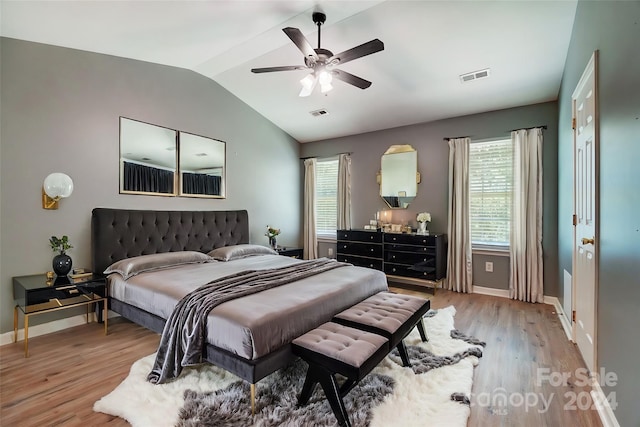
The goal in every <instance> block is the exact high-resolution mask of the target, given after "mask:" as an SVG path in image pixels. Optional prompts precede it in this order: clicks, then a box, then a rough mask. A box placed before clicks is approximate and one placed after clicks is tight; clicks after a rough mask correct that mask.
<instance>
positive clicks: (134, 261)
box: [104, 251, 213, 280]
mask: <svg viewBox="0 0 640 427" xmlns="http://www.w3.org/2000/svg"><path fill="white" fill-rule="evenodd" d="M208 261H213V259H212V258H211V257H210V256H209V255H207V254H203V253H202V252H196V251H180V252H165V253H161V254H150V255H140V256H136V257H132V258H125V259H123V260H120V261H117V262H114V263H113V264H111V265H110V266H109V267H108V268H107V269H106V270H105V271H104V274H110V273H119V274H120V275H121V276H122V277H123V278H124V279H125V280H127V279H128V278H130V277H133V276H135V275H136V274H140V273H143V272H145V271H151V270H159V269H161V268H167V267H175V266H178V265H183V264H197V263H203V262H208Z"/></svg>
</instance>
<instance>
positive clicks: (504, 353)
mask: <svg viewBox="0 0 640 427" xmlns="http://www.w3.org/2000/svg"><path fill="white" fill-rule="evenodd" d="M393 290H395V291H398V292H404V293H409V294H415V295H423V296H424V295H429V296H430V297H431V300H432V308H442V307H446V306H449V305H453V306H455V307H456V310H457V314H456V317H455V324H456V327H457V328H458V329H459V330H460V331H462V332H464V333H465V334H467V335H472V336H474V337H477V338H479V339H481V340H483V341H485V342H486V343H487V346H486V348H485V351H484V356H483V357H482V358H481V359H480V364H479V365H478V366H477V367H476V369H475V371H474V383H473V389H472V396H471V397H472V398H471V401H472V407H471V417H470V418H469V424H468V425H469V426H474V427H475V426H505V427H507V426H509V427H510V426H515V425H517V426H531V427H540V426H582V427H592V426H593V427H599V426H601V425H602V424H601V423H600V421H599V418H598V415H597V412H596V411H595V410H579V409H578V407H577V406H580V405H578V404H577V402H575V401H574V402H572V401H571V399H572V397H573V396H576V397H578V396H581V397H582V398H583V400H584V398H585V396H586V393H588V392H589V391H590V388H589V387H588V386H586V385H580V384H577V383H576V378H575V373H576V371H577V370H578V369H580V368H584V367H585V365H584V362H583V361H582V358H581V357H580V354H579V353H578V351H577V349H576V347H575V346H574V345H573V344H572V343H570V342H569V341H568V340H567V338H566V335H565V333H564V330H563V329H562V326H561V324H560V322H559V320H558V317H557V315H556V314H555V312H554V310H553V307H552V306H550V305H544V304H528V303H523V302H519V301H511V300H507V299H504V298H497V297H491V296H485V295H477V294H474V295H465V294H458V293H455V292H448V291H445V290H439V291H438V292H437V295H436V296H433V295H430V294H428V293H425V292H424V291H423V290H421V289H419V288H407V287H403V288H393ZM102 332H103V330H102V328H101V326H99V325H96V324H89V325H81V326H77V327H74V328H70V329H66V330H64V331H60V332H57V333H54V334H49V335H44V336H40V337H34V338H31V339H30V340H29V348H30V354H31V357H29V358H28V359H25V358H24V357H23V356H24V353H23V346H22V342H19V343H17V344H9V345H5V346H2V347H0V425H2V426H21V427H22V426H26V427H29V426H34V427H36V426H38V427H40V426H51V425H56V426H87V425H108V426H114V427H115V426H127V425H128V423H127V422H126V421H124V420H122V419H120V418H117V417H111V416H108V415H105V414H101V413H96V412H93V410H92V407H93V403H94V402H95V401H96V400H98V399H99V398H100V397H102V396H104V395H106V394H108V393H109V392H110V391H111V390H113V389H114V388H115V387H116V386H117V385H118V384H119V383H120V382H121V381H122V380H123V379H124V378H125V377H126V376H127V375H128V373H129V368H130V367H131V364H132V363H133V362H135V361H136V360H138V359H140V358H141V357H144V356H146V355H148V354H151V353H153V352H154V351H155V350H156V347H157V345H158V342H159V336H158V335H157V334H154V333H153V332H151V331H148V330H146V329H144V328H142V327H140V326H137V325H135V324H132V323H130V322H128V321H126V320H124V319H114V320H113V321H110V323H109V335H108V336H104V334H103V333H102ZM541 369H543V370H547V371H544V372H549V373H552V372H557V373H560V374H561V373H569V374H571V375H572V378H571V379H570V380H569V382H568V384H567V385H563V384H560V385H558V384H551V383H550V382H549V381H539V379H540V378H541V376H540V373H541V372H542V371H540V370H541ZM578 383H579V381H578ZM534 396H535V398H536V399H537V400H536V401H535V402H534V400H533V399H534ZM501 397H504V399H506V400H507V402H506V404H503V400H504V399H502V400H501V399H500V398H501ZM520 397H522V398H523V399H525V398H528V399H529V404H528V405H527V404H526V403H524V404H520V400H519V399H520ZM258 399H259V396H258ZM509 399H511V401H509ZM543 399H544V401H549V402H550V403H549V405H548V406H544V405H543ZM534 403H535V405H534ZM572 404H575V406H576V407H575V409H574V407H573V406H572ZM425 425H428V424H427V420H425Z"/></svg>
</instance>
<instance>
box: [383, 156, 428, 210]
mask: <svg viewBox="0 0 640 427" xmlns="http://www.w3.org/2000/svg"><path fill="white" fill-rule="evenodd" d="M378 183H379V184H380V196H381V197H382V199H383V200H384V201H385V203H386V204H387V205H388V206H389V207H390V208H392V209H406V208H408V207H409V205H410V204H411V202H413V199H414V198H415V197H416V194H417V192H418V184H419V183H420V173H419V172H418V152H417V151H416V150H415V149H414V148H413V147H412V146H411V145H392V146H391V147H389V149H388V150H387V151H385V153H384V154H383V156H382V158H381V160H380V173H379V174H378Z"/></svg>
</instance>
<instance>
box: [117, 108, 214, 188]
mask: <svg viewBox="0 0 640 427" xmlns="http://www.w3.org/2000/svg"><path fill="white" fill-rule="evenodd" d="M225 177H226V143H225V142H224V141H219V140H217V139H213V138H208V137H204V136H200V135H195V134H192V133H188V132H182V131H177V130H174V129H169V128H166V127H163V126H158V125H153V124H150V123H145V122H142V121H139V120H133V119H129V118H126V117H120V193H121V194H144V195H157V196H184V197H207V198H219V199H221V198H225V188H226V183H225Z"/></svg>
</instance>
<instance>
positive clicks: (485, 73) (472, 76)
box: [460, 68, 490, 83]
mask: <svg viewBox="0 0 640 427" xmlns="http://www.w3.org/2000/svg"><path fill="white" fill-rule="evenodd" d="M489 74H490V69H489V68H485V69H484V70H480V71H474V72H471V73H467V74H461V75H460V81H461V82H462V83H466V82H471V81H474V80H478V79H484V78H486V77H489Z"/></svg>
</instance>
